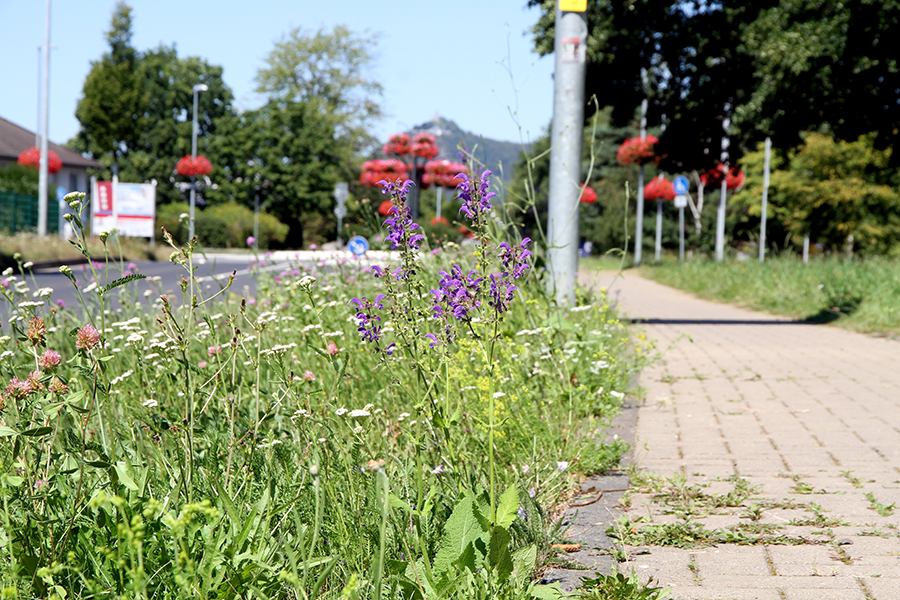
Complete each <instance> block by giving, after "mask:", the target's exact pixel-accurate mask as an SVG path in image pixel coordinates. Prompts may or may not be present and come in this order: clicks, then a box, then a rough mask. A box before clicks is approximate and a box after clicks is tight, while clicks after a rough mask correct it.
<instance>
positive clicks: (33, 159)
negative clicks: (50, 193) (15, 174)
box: [17, 146, 63, 174]
mask: <svg viewBox="0 0 900 600" xmlns="http://www.w3.org/2000/svg"><path fill="white" fill-rule="evenodd" d="M17 162H18V163H19V164H20V165H23V166H25V167H33V168H35V169H40V168H41V151H40V150H38V149H37V148H35V147H34V146H32V147H31V148H29V149H28V150H25V151H24V152H22V154H20V155H19V159H18V161H17ZM62 167H63V164H62V160H60V158H59V154H57V153H56V152H54V151H53V150H48V151H47V172H48V173H51V174H53V173H59V172H60V171H61V170H62Z"/></svg>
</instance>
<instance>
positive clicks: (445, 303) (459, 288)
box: [431, 265, 484, 321]
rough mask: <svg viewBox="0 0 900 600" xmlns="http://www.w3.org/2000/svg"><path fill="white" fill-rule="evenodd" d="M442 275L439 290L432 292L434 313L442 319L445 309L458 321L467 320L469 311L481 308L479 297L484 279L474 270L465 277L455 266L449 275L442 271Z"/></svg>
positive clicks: (458, 267) (457, 266)
mask: <svg viewBox="0 0 900 600" xmlns="http://www.w3.org/2000/svg"><path fill="white" fill-rule="evenodd" d="M440 275H441V280H440V281H439V282H438V287H437V289H435V290H431V293H432V294H434V307H433V308H432V311H433V312H434V316H435V318H440V317H442V316H443V315H444V309H447V310H449V311H450V313H451V314H452V315H453V316H454V317H456V319H457V320H460V321H464V320H467V319H468V318H469V311H470V310H472V309H473V308H477V307H479V306H481V302H480V301H479V300H478V296H479V294H480V292H481V282H482V281H484V278H483V277H478V273H476V272H475V271H474V270H473V271H469V274H468V275H463V273H462V269H461V268H460V266H459V265H453V266H452V267H451V268H450V272H449V273H447V272H446V271H440Z"/></svg>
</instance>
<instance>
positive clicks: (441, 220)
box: [431, 217, 450, 227]
mask: <svg viewBox="0 0 900 600" xmlns="http://www.w3.org/2000/svg"><path fill="white" fill-rule="evenodd" d="M431 224H432V225H433V226H435V227H437V226H438V225H443V226H444V227H450V221H448V220H447V217H432V218H431Z"/></svg>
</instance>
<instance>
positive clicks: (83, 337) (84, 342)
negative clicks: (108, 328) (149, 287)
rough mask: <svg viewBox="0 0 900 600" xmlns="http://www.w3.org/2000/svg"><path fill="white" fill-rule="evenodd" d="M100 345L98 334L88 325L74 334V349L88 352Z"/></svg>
mask: <svg viewBox="0 0 900 600" xmlns="http://www.w3.org/2000/svg"><path fill="white" fill-rule="evenodd" d="M99 343H100V332H99V331H97V330H96V329H95V328H94V326H93V325H91V324H90V323H88V324H87V325H85V326H84V327H82V328H81V329H79V330H78V332H77V333H76V334H75V347H76V348H78V349H79V350H90V349H91V348H93V347H94V346H96V345H97V344H99Z"/></svg>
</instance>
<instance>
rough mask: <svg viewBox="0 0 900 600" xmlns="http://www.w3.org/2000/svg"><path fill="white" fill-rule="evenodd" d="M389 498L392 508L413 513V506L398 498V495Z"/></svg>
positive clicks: (391, 495)
mask: <svg viewBox="0 0 900 600" xmlns="http://www.w3.org/2000/svg"><path fill="white" fill-rule="evenodd" d="M388 498H389V501H390V503H391V508H399V509H401V510H403V511H405V512H408V513H411V512H413V509H412V506H410V505H409V503H408V502H406V501H405V500H403V499H402V498H400V497H398V496H397V495H395V494H390V495H389V496H388Z"/></svg>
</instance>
